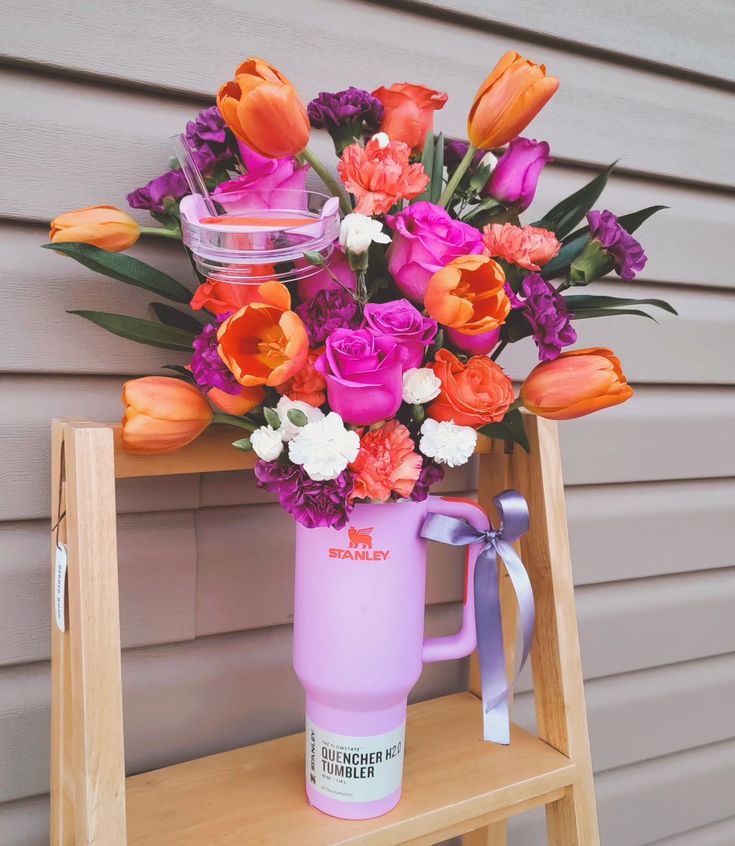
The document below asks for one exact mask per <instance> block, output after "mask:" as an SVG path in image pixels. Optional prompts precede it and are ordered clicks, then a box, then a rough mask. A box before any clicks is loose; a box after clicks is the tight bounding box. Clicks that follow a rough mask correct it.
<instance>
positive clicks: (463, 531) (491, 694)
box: [420, 491, 535, 745]
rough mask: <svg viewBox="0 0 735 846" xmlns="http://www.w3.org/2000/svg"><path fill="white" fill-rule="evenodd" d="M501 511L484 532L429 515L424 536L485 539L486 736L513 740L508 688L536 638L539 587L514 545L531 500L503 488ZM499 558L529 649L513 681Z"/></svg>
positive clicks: (478, 580) (478, 601)
mask: <svg viewBox="0 0 735 846" xmlns="http://www.w3.org/2000/svg"><path fill="white" fill-rule="evenodd" d="M493 502H494V504H495V507H496V508H497V509H498V513H499V514H500V520H501V523H500V528H498V529H495V528H491V529H490V530H489V531H480V530H478V529H475V528H474V526H470V524H469V523H467V522H466V521H465V520H461V519H459V518H457V517H447V516H446V515H445V514H429V515H428V516H427V517H426V519H425V520H424V524H423V526H422V527H421V533H420V534H421V537H422V538H426V539H427V540H434V541H439V542H440V543H448V544H451V545H452V546H467V545H469V544H478V543H479V544H482V545H483V546H482V549H481V550H480V552H479V554H478V556H477V564H476V566H475V582H474V586H475V625H476V627H477V650H478V653H479V658H480V673H481V677H482V711H483V723H484V736H485V740H490V741H493V742H494V743H502V744H506V745H507V744H508V743H510V717H509V714H508V693H509V692H510V689H511V688H512V686H513V683H514V682H515V678H517V676H518V673H520V671H521V669H522V668H523V665H524V664H525V663H526V659H527V658H528V653H529V651H530V649H531V640H532V638H533V624H534V618H535V610H534V604H533V590H532V589H531V582H530V580H529V578H528V573H527V572H526V569H525V567H524V566H523V562H522V561H521V559H520V557H519V556H518V553H517V552H516V551H515V549H513V544H514V543H515V542H516V541H517V540H518V539H519V538H520V537H521V536H522V535H524V534H525V533H526V532H527V531H528V523H529V515H528V504H527V503H526V500H525V499H524V498H523V497H522V496H521V495H520V494H519V493H518V492H517V491H503V492H502V493H500V494H498V495H497V496H496V497H494V498H493ZM498 557H500V558H502V559H503V563H504V564H505V569H506V571H507V573H508V576H509V578H510V581H511V584H512V585H513V590H514V591H515V595H516V600H517V601H518V611H519V615H518V619H519V628H520V630H521V635H522V642H523V649H522V653H521V662H520V665H519V666H518V670H517V672H516V674H515V676H514V678H513V681H512V682H511V683H510V684H508V681H507V677H506V669H505V649H504V647H503V624H502V620H501V616H500V578H499V572H498Z"/></svg>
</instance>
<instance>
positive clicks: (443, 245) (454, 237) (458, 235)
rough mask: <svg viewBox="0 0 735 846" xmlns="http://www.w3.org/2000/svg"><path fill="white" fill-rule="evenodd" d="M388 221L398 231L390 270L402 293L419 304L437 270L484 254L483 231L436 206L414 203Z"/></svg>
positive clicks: (388, 217)
mask: <svg viewBox="0 0 735 846" xmlns="http://www.w3.org/2000/svg"><path fill="white" fill-rule="evenodd" d="M385 220H386V222H387V224H388V226H390V227H391V229H393V230H394V234H393V243H392V244H391V246H390V248H389V250H388V269H389V270H390V272H391V274H392V275H393V278H394V279H395V281H396V285H397V286H398V287H399V288H400V290H401V291H402V292H403V293H404V294H405V295H406V296H407V297H408V298H409V299H411V300H414V301H415V302H423V299H424V294H425V293H426V286H427V285H428V284H429V279H431V277H432V276H433V275H434V274H435V273H436V271H437V270H439V269H441V268H442V267H444V265H445V264H448V263H449V262H450V261H452V259H455V258H458V257H459V256H466V255H471V254H473V253H481V252H482V251H483V243H482V235H481V233H480V232H479V230H477V229H475V227H474V226H470V225H469V224H468V223H462V222H461V221H459V220H454V219H453V218H451V217H450V216H449V214H448V213H447V212H446V211H445V210H444V209H442V208H440V207H439V206H436V205H434V203H427V202H423V201H422V202H420V203H414V204H413V205H411V206H409V207H408V208H407V209H404V210H403V211H402V212H399V213H398V214H395V215H386V218H385Z"/></svg>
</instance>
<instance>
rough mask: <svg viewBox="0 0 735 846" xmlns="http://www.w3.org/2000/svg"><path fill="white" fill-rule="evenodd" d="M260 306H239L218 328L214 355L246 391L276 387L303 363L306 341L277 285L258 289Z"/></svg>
mask: <svg viewBox="0 0 735 846" xmlns="http://www.w3.org/2000/svg"><path fill="white" fill-rule="evenodd" d="M258 295H259V297H260V300H261V301H260V302H252V303H250V304H249V305H246V306H243V307H242V308H241V309H240V310H239V311H237V312H235V314H233V315H232V316H231V317H228V318H227V320H225V322H224V323H223V324H222V325H221V326H220V328H219V330H218V332H217V339H218V340H219V347H218V352H219V354H220V358H221V359H222V361H224V363H225V364H226V365H227V367H228V369H229V370H230V372H231V373H232V375H233V376H234V377H235V379H236V380H237V381H238V382H239V383H240V384H241V385H245V386H246V387H250V386H252V385H280V384H281V383H282V382H285V381H286V380H287V379H290V378H291V377H292V376H293V375H294V374H295V373H297V372H298V371H299V370H300V369H301V368H302V367H303V366H304V364H305V363H306V359H307V356H308V353H309V338H308V336H307V334H306V329H305V328H304V324H303V323H302V322H301V318H300V317H299V316H298V315H297V314H296V313H295V312H293V311H291V295H290V294H289V292H288V289H287V288H286V286H285V285H283V284H282V283H281V282H275V281H269V282H264V283H263V284H262V285H259V286H258Z"/></svg>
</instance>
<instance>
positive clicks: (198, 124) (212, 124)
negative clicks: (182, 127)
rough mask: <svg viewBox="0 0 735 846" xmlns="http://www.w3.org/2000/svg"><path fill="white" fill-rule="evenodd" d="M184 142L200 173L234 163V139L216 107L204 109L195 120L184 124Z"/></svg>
mask: <svg viewBox="0 0 735 846" xmlns="http://www.w3.org/2000/svg"><path fill="white" fill-rule="evenodd" d="M186 140H187V141H188V142H189V148H190V149H191V151H192V156H193V158H194V163H195V164H196V166H197V167H198V168H199V170H200V171H201V172H202V173H208V172H211V171H212V170H213V169H214V168H216V167H223V168H224V167H228V166H230V165H232V164H234V162H235V150H236V144H235V139H234V136H233V135H232V133H231V132H230V131H229V129H228V128H227V124H226V123H225V121H224V118H223V117H222V115H221V114H220V110H219V109H218V108H217V106H211V107H210V108H208V109H204V110H203V111H201V112H199V114H198V115H197V116H196V119H195V120H190V121H189V123H187V124H186Z"/></svg>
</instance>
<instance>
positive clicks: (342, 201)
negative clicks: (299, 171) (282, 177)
mask: <svg viewBox="0 0 735 846" xmlns="http://www.w3.org/2000/svg"><path fill="white" fill-rule="evenodd" d="M301 157H302V158H303V159H304V161H307V162H309V164H310V165H311V166H312V167H313V168H314V172H315V173H316V174H317V175H318V176H319V177H320V179H321V180H322V182H323V183H324V184H325V185H326V186H327V188H328V189H329V191H330V193H331V194H332V196H333V197H339V206H340V208H341V209H342V211H343V213H344V214H350V212H351V211H352V203H350V198H349V197H348V196H347V194H346V193H345V190H344V188H343V187H342V186H341V185H340V184H339V182H337V180H336V179H335V178H334V177H333V176H332V174H331V173H330V172H329V169H328V168H327V167H326V165H324V164H323V163H322V162H321V161H320V160H319V159H318V158H317V157H316V156H315V155H314V153H312V152H311V150H309V149H308V147H307V148H306V149H305V150H303V151H302V152H301Z"/></svg>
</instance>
